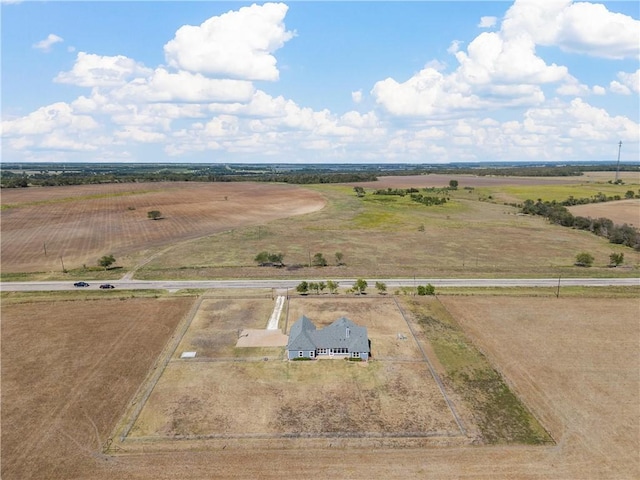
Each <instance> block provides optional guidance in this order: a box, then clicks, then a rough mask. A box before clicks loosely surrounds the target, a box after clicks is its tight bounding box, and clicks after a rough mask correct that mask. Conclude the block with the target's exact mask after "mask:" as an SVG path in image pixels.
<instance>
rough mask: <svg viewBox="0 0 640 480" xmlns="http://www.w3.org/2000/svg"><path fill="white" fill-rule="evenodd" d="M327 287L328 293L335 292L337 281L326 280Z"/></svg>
mask: <svg viewBox="0 0 640 480" xmlns="http://www.w3.org/2000/svg"><path fill="white" fill-rule="evenodd" d="M327 288H328V289H329V292H330V293H336V292H337V291H338V282H334V281H333V280H327Z"/></svg>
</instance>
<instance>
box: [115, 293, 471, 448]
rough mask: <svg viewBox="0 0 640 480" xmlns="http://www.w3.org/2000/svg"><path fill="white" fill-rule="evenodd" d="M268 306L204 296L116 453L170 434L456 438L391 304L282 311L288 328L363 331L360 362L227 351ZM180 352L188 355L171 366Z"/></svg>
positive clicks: (296, 306)
mask: <svg viewBox="0 0 640 480" xmlns="http://www.w3.org/2000/svg"><path fill="white" fill-rule="evenodd" d="M273 305H274V302H273V301H272V300H257V299H246V300H241V299H239V300H234V301H233V302H231V301H228V300H215V299H205V300H204V301H203V302H202V304H201V306H200V309H199V311H198V313H197V314H196V316H195V317H194V319H193V321H192V323H191V325H190V327H189V329H188V330H187V332H186V333H185V335H184V337H183V339H182V341H181V342H180V344H179V346H178V348H177V349H176V353H175V354H174V356H173V358H172V360H171V361H170V362H169V364H168V365H167V367H166V369H165V371H164V372H163V374H162V376H161V377H160V379H159V381H158V382H157V384H156V385H155V387H154V388H153V392H152V393H151V395H150V396H149V398H148V400H147V402H146V404H145V405H144V408H143V409H142V411H141V413H140V415H139V416H138V418H137V419H136V422H135V424H134V425H133V428H132V429H131V431H130V432H129V437H128V439H127V441H125V442H124V444H123V448H125V449H126V448H128V445H129V442H128V440H134V441H136V443H137V448H140V447H139V444H140V441H141V440H145V441H151V442H152V443H153V444H154V445H155V447H156V448H157V443H158V440H162V439H170V438H175V437H179V438H181V439H184V438H189V439H192V440H193V439H199V438H202V437H205V438H212V439H218V438H224V439H229V438H231V439H233V438H256V437H258V438H264V437H268V438H280V439H282V438H286V437H291V436H301V437H303V438H327V439H328V440H327V442H326V444H329V443H331V442H332V441H335V439H336V438H343V437H345V436H346V437H350V436H354V435H355V436H356V437H358V438H360V437H365V438H367V437H371V436H375V438H379V437H381V436H384V437H399V438H403V437H411V438H413V437H438V438H444V439H445V440H447V439H449V438H450V437H453V439H454V441H455V442H456V443H460V442H464V441H465V440H464V438H457V437H463V436H462V432H461V431H460V429H459V428H458V426H457V424H456V422H455V419H454V418H453V416H452V414H451V412H450V411H449V410H448V407H447V404H446V403H445V399H444V397H443V395H442V393H441V392H440V391H439V389H438V387H437V385H436V383H435V382H434V380H433V378H432V377H431V375H430V373H429V370H428V367H427V365H426V364H425V363H424V360H423V359H422V356H421V354H420V350H419V348H418V345H417V343H416V340H415V339H413V338H412V337H411V336H410V333H409V330H408V326H407V323H406V321H405V320H404V318H403V317H402V315H401V313H400V311H399V310H398V307H397V305H396V304H395V302H394V300H393V299H392V298H373V299H360V298H348V299H347V298H344V299H335V298H333V299H331V298H329V299H327V298H324V299H321V298H315V299H308V298H295V299H293V300H291V303H290V305H289V309H288V316H289V322H290V323H292V322H293V321H295V320H296V319H297V318H298V317H299V316H300V315H302V313H301V312H304V314H305V315H307V316H310V318H312V319H313V320H314V321H316V324H317V326H318V327H321V326H324V325H327V324H328V323H331V322H332V321H334V320H336V319H337V318H339V317H340V316H343V315H346V316H349V318H351V319H353V320H354V321H355V322H356V323H358V324H359V325H363V326H366V327H367V328H368V330H369V332H370V339H371V341H372V344H373V350H374V356H375V358H376V359H377V361H375V362H369V363H365V362H362V363H354V362H348V361H345V360H342V359H339V360H333V361H332V360H322V361H317V362H289V361H286V360H283V358H284V348H283V347H280V348H237V347H235V344H236V341H237V336H238V329H244V328H256V327H260V326H262V327H263V328H264V326H265V325H266V321H267V320H268V318H269V315H270V311H271V309H273ZM284 316H285V315H283V317H284ZM281 323H286V319H285V318H282V319H281ZM398 333H404V335H405V336H408V338H407V339H405V340H399V339H398ZM182 351H196V352H197V356H196V358H195V359H187V360H185V359H180V358H179V357H180V352H182ZM265 359H266V360H267V361H265ZM467 442H468V441H467Z"/></svg>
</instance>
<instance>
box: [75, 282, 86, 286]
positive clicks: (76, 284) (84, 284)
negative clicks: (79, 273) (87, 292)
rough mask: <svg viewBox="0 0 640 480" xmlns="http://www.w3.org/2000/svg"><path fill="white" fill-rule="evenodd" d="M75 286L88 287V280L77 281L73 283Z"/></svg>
mask: <svg viewBox="0 0 640 480" xmlns="http://www.w3.org/2000/svg"><path fill="white" fill-rule="evenodd" d="M73 286H74V287H88V286H89V284H88V283H87V282H76V283H74V284H73Z"/></svg>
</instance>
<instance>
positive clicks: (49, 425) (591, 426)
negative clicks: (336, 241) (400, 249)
mask: <svg viewBox="0 0 640 480" xmlns="http://www.w3.org/2000/svg"><path fill="white" fill-rule="evenodd" d="M327 297H328V296H327ZM338 298H339V299H340V301H338V302H336V312H335V313H337V314H342V313H343V312H346V313H349V314H350V315H352V316H353V317H354V319H355V317H356V316H357V312H356V311H351V310H350V309H347V308H345V307H344V306H343V304H346V303H348V302H347V301H345V302H343V301H342V300H343V299H342V298H341V297H338ZM192 301H193V300H192V299H188V298H180V299H128V300H109V301H104V300H102V301H59V302H50V303H45V304H37V303H33V302H28V303H15V302H11V303H8V304H6V305H3V328H2V345H3V350H2V379H3V389H2V405H3V409H2V427H3V428H2V478H3V479H21V480H22V479H30V478H34V479H35V478H38V479H39V478H47V479H53V480H55V479H104V478H127V479H172V478H177V477H182V476H185V475H188V476H189V478H195V479H205V478H246V479H255V478H260V479H276V478H282V476H283V475H285V474H287V473H289V472H291V471H292V470H294V469H295V471H296V472H298V473H299V474H300V475H304V476H310V475H315V476H318V475H322V476H330V477H335V478H354V477H360V476H368V477H371V478H427V477H431V478H442V479H447V478H452V479H453V478H474V479H475V478H487V479H489V478H491V479H505V480H506V479H509V480H512V479H539V478H545V479H567V478H572V479H573V478H579V479H591V478H598V479H603V478H604V479H635V478H637V477H638V475H639V474H640V466H639V465H638V444H639V443H638V441H639V432H638V424H639V420H640V419H639V418H638V417H639V415H638V397H637V392H638V388H639V387H640V385H639V383H638V379H639V378H640V372H639V367H638V362H637V359H638V355H639V354H640V351H639V346H638V342H637V339H638V336H639V334H640V331H639V329H640V327H639V326H638V323H637V313H638V302H637V299H636V298H626V299H624V298H615V299H606V298H598V299H589V298H571V299H569V298H567V299H563V298H562V297H561V298H560V299H556V298H536V297H515V298H514V297H499V296H498V297H495V296H482V297H472V296H455V297H453V296H452V297H447V296H441V297H440V301H441V302H442V303H443V304H444V305H445V306H446V307H447V309H448V310H449V312H450V313H451V314H452V315H453V316H454V317H455V318H456V320H457V321H458V322H459V323H460V324H461V325H463V326H464V328H465V329H466V330H467V332H468V333H469V334H470V336H471V338H473V340H474V341H475V342H476V343H477V344H478V345H479V346H480V347H481V349H482V350H483V351H484V353H485V354H486V355H487V357H488V358H489V359H490V360H491V361H492V362H493V364H494V365H495V366H496V367H497V368H498V369H499V370H500V371H501V372H503V374H504V375H505V376H506V378H507V380H508V381H509V383H510V384H511V385H512V386H513V388H515V390H516V391H517V392H518V393H519V394H520V395H521V397H522V398H524V399H525V401H526V402H527V404H528V405H529V406H530V407H531V408H532V409H533V410H534V411H535V413H536V415H537V416H538V417H539V418H540V419H541V420H542V421H543V423H544V424H545V426H546V427H547V428H548V429H549V430H550V431H551V433H552V434H553V436H554V438H555V440H556V441H557V445H551V446H504V445H496V446H463V445H459V444H457V445H456V444H455V443H454V444H448V445H447V446H433V445H431V446H424V445H420V446H418V445H414V446H407V444H406V443H400V444H397V445H394V444H393V443H391V442H386V443H383V442H379V443H369V444H364V443H363V444H360V446H358V444H357V442H355V439H349V438H346V439H335V440H333V441H327V439H321V441H313V439H300V438H282V439H279V440H277V441H275V440H274V439H271V438H251V437H250V436H249V437H246V438H245V437H242V436H239V437H238V438H226V439H219V440H217V441H214V442H210V441H204V442H203V441H199V440H187V441H181V440H173V439H170V440H169V441H168V442H159V443H158V444H157V445H155V444H154V442H149V441H143V440H142V439H140V440H139V441H137V442H136V441H133V440H131V442H130V444H129V445H127V443H126V442H125V444H124V445H123V448H124V450H120V451H118V452H116V454H115V455H104V454H102V453H101V446H102V444H103V442H104V441H105V440H106V438H107V436H108V435H109V432H110V430H111V429H112V428H113V427H114V426H115V425H116V423H117V421H118V417H119V416H120V415H121V414H123V412H124V410H125V406H126V403H127V402H128V401H129V399H130V398H132V395H133V393H134V392H135V390H136V388H137V387H138V385H139V384H140V383H141V382H142V379H143V378H144V376H145V374H146V372H147V369H148V368H149V367H150V365H151V364H152V363H153V361H154V360H155V358H156V356H157V354H158V353H159V351H160V350H161V348H162V346H163V345H164V344H165V342H166V341H167V340H169V338H170V337H171V335H173V333H174V331H173V328H174V327H175V325H176V324H177V323H178V321H179V320H180V319H181V318H183V317H184V316H185V314H186V312H187V311H188V310H189V308H190V306H191V303H192ZM218 301H222V300H214V299H205V301H204V302H203V303H202V305H203V307H206V305H207V302H210V303H209V306H208V307H206V308H205V310H206V311H208V313H209V314H214V313H215V311H216V309H221V308H226V307H224V304H218V307H216V308H214V305H216V302H218ZM251 301H253V300H251ZM307 301H310V303H309V305H304V303H306V302H307ZM265 302H266V303H267V304H268V303H270V302H268V301H267V300H265ZM294 303H295V304H297V305H298V306H297V307H296V306H294ZM322 303H325V302H322ZM357 303H358V302H357V301H356V303H354V305H356V307H354V308H356V310H358V309H359V310H361V311H364V310H363V309H362V308H361V307H358V306H357ZM319 304H320V302H319V301H318V300H313V299H308V300H306V301H304V302H303V303H300V302H297V301H295V302H292V307H293V308H291V313H290V314H291V315H293V314H294V313H295V312H294V310H295V311H296V312H297V311H306V312H308V313H309V314H310V315H311V317H312V318H318V319H319V320H320V321H325V320H324V319H326V321H329V320H330V319H331V318H332V317H333V314H332V313H331V309H330V308H328V307H327V306H326V303H325V305H323V306H320V305H319ZM303 305H304V306H303ZM268 310H269V308H262V307H261V308H259V312H260V315H261V314H262V312H264V311H268ZM107 312H110V313H107ZM381 312H386V310H385V307H381ZM295 314H297V313H295ZM385 314H386V313H385ZM79 319H82V320H79ZM195 321H196V319H195V318H194V322H195ZM393 321H394V320H393V319H392V322H393ZM265 322H266V319H265ZM203 325H204V324H203ZM392 330H396V329H395V328H390V330H389V333H391V331H392ZM212 333H213V331H212ZM185 338H186V336H185ZM378 343H379V342H378ZM374 348H375V347H374ZM218 354H220V355H227V353H224V352H223V351H221V350H220V351H219V353H218ZM212 355H217V354H216V353H212ZM212 360H213V359H212ZM172 363H173V364H174V365H176V366H178V364H179V362H177V361H172V362H171V363H170V365H172ZM218 363H220V362H215V361H210V362H208V363H206V362H205V364H206V365H208V366H210V368H209V369H208V371H209V373H208V375H211V376H212V377H211V380H214V379H216V378H217V379H219V378H220V377H219V375H220V372H213V368H214V367H215V365H217V364H218ZM278 363H282V364H288V363H287V362H276V361H272V360H270V361H268V362H262V363H258V362H256V364H249V363H246V362H235V363H232V362H229V363H228V364H232V365H233V369H232V371H233V372H236V373H238V375H240V376H246V377H245V378H249V376H250V375H253V374H256V373H258V372H259V373H260V375H259V377H253V378H255V379H256V381H255V382H253V384H252V383H251V382H248V380H242V381H241V382H239V386H238V387H233V385H234V384H235V383H236V378H237V375H236V376H232V375H231V374H227V375H226V376H225V377H224V378H226V379H227V380H228V383H220V384H218V385H217V387H216V388H218V389H220V390H224V389H232V390H233V389H236V390H235V393H236V394H238V395H240V396H247V397H248V398H252V397H255V386H256V385H257V387H258V388H259V389H261V390H262V389H265V388H266V387H265V385H264V383H265V382H264V378H265V377H267V378H269V377H274V378H277V379H278V382H279V383H280V385H287V389H288V387H289V386H290V384H291V381H286V380H285V379H284V378H282V372H279V373H278V372H277V367H278ZM305 363H307V362H301V363H300V364H299V365H295V367H294V368H304V367H307V366H310V365H306V364H305ZM345 363H347V362H345ZM222 364H223V365H224V362H222ZM228 364H227V365H228ZM379 364H380V365H381V367H380V368H382V367H385V366H387V365H392V363H389V362H383V361H381V362H379ZM257 365H259V367H257ZM289 365H292V364H289ZM317 365H320V362H317ZM340 365H342V364H340ZM406 365H410V366H411V365H414V366H415V365H416V364H414V363H409V364H406ZM180 366H181V368H182V366H185V367H188V368H197V367H199V364H196V362H192V363H188V362H186V361H183V362H182V363H181V364H180ZM253 366H256V368H257V370H255V371H253V372H252V371H251V370H250V369H248V367H253ZM348 367H349V368H351V367H354V368H353V369H352V370H351V372H349V370H345V371H343V372H332V373H336V374H343V373H345V372H349V373H353V372H354V371H355V372H357V373H358V376H357V377H351V378H360V377H359V373H360V372H362V371H365V372H367V368H368V367H363V366H361V365H358V364H352V365H349V366H348ZM178 372H179V369H176V370H175V372H172V371H169V374H170V375H173V374H174V373H178ZM184 373H189V375H187V376H186V378H182V380H181V381H182V382H186V383H185V385H188V381H187V380H188V379H189V378H197V375H191V374H190V372H189V371H188V370H185V371H184ZM177 378H180V377H179V376H178V377H177ZM407 378H414V379H418V378H420V379H422V378H423V376H422V375H418V376H417V377H412V376H408V377H407ZM365 379H369V380H373V377H368V376H367V377H362V381H363V382H364V380H365ZM300 380H304V381H309V379H308V378H306V379H300ZM350 382H352V380H350ZM350 382H347V383H346V387H347V388H351V385H350ZM242 385H244V387H242V388H243V389H246V390H241V387H240V386H242ZM194 388H195V387H194ZM209 388H214V385H210V386H209ZM281 388H284V386H283V387H281ZM332 388H333V387H332ZM341 388H342V386H341ZM239 389H240V390H239ZM254 400H255V399H254ZM203 401H204V402H205V403H206V402H207V401H208V400H206V398H204V399H203ZM241 401H242V402H243V403H244V404H246V403H250V402H251V401H252V400H246V399H242V400H241ZM308 402H309V403H307V405H312V404H313V403H312V402H311V400H310V399H309V400H308ZM190 405H191V406H193V407H195V410H196V411H198V409H199V405H198V404H197V402H193V403H192V404H190ZM168 406H171V408H176V409H177V408H178V406H179V402H176V401H174V402H173V403H172V404H168ZM402 406H404V408H407V409H409V410H410V411H411V410H412V408H413V406H412V405H410V404H408V403H406V402H398V405H397V407H396V408H402ZM184 407H185V405H183V408H184ZM254 407H255V409H256V410H255V413H256V415H257V414H258V412H260V411H262V409H263V408H264V407H263V406H262V405H261V404H260V403H259V402H257V401H255V403H254ZM216 408H217V407H216ZM229 408H230V409H234V410H236V409H237V405H230V406H229ZM338 408H339V407H338ZM187 410H188V409H185V413H184V416H185V420H187V419H188V418H187V417H188V415H187ZM304 411H305V413H308V414H309V415H308V417H305V418H308V420H306V421H307V422H308V423H307V424H306V425H305V428H313V427H314V426H315V427H316V428H318V429H320V428H321V426H319V425H318V424H314V421H315V420H314V418H317V417H314V415H312V414H311V411H308V410H304ZM289 412H290V413H291V414H293V413H295V412H296V409H295V408H292V410H290V411H289ZM166 413H168V412H165V414H166ZM285 413H286V412H285ZM345 413H346V412H345ZM348 413H349V414H352V412H348ZM364 413H365V411H362V412H361V414H363V415H364ZM204 414H205V416H206V415H209V418H210V419H211V422H212V423H211V424H210V425H217V428H218V429H219V430H221V431H224V429H225V428H237V426H236V425H234V424H233V423H229V424H227V423H225V421H224V420H223V418H219V419H218V420H219V423H218V424H215V419H214V417H213V416H212V415H211V414H210V413H209V412H206V411H205V412H204ZM396 415H398V414H396ZM396 415H394V416H393V418H402V415H403V414H402V412H400V414H399V416H396ZM289 418H290V419H292V420H295V423H294V424H295V425H301V423H299V422H304V421H305V419H300V418H296V417H289ZM443 418H444V417H443ZM191 420H193V419H191ZM196 420H197V419H196ZM365 420H366V418H365ZM196 423H198V422H196ZM185 425H187V424H185ZM227 425H228V427H227ZM245 425H246V424H245ZM264 425H268V422H266V423H264ZM176 426H177V425H176ZM326 426H327V428H330V424H327V425H326ZM209 431H210V430H209ZM252 431H255V430H252ZM289 431H294V428H293V427H290V429H289ZM166 433H169V432H168V431H167V432H166ZM301 445H303V446H301Z"/></svg>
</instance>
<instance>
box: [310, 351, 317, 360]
mask: <svg viewBox="0 0 640 480" xmlns="http://www.w3.org/2000/svg"><path fill="white" fill-rule="evenodd" d="M315 356H316V352H314V351H313V350H311V351H310V352H309V357H311V358H313V357H315Z"/></svg>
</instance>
